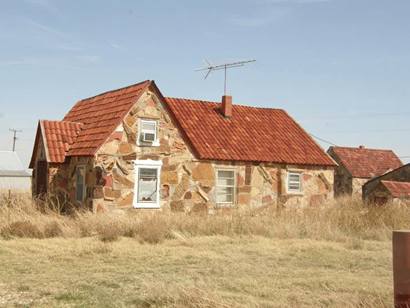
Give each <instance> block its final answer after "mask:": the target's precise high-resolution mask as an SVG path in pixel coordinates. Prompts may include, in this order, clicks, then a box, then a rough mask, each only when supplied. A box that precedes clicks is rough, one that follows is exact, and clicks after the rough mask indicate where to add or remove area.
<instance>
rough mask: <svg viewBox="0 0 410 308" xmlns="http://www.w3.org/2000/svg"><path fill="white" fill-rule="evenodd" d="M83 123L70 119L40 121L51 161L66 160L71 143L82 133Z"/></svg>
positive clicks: (59, 161)
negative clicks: (70, 120)
mask: <svg viewBox="0 0 410 308" xmlns="http://www.w3.org/2000/svg"><path fill="white" fill-rule="evenodd" d="M81 126H82V124H80V123H73V122H69V121H46V120H42V121H40V127H41V130H42V135H43V138H44V144H45V147H46V149H47V156H48V161H49V162H50V163H62V162H64V159H65V156H66V154H67V151H68V150H69V147H70V145H72V144H73V143H74V141H75V140H76V138H77V136H78V134H79V133H80V130H81Z"/></svg>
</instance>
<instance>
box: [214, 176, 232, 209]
mask: <svg viewBox="0 0 410 308" xmlns="http://www.w3.org/2000/svg"><path fill="white" fill-rule="evenodd" d="M219 171H231V172H233V186H219V185H218V173H219ZM215 173H216V175H215V179H216V183H215V203H216V205H217V206H219V207H230V206H234V205H235V204H236V170H235V169H234V168H217V169H216V172H215ZM219 187H233V196H232V199H233V200H232V202H218V188H219Z"/></svg>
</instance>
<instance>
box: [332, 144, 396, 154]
mask: <svg viewBox="0 0 410 308" xmlns="http://www.w3.org/2000/svg"><path fill="white" fill-rule="evenodd" d="M331 148H334V149H349V150H368V151H379V152H393V153H394V151H393V150H392V149H375V148H366V147H364V148H360V147H349V146H337V145H334V146H331ZM394 154H395V155H396V153H394ZM396 156H397V155H396Z"/></svg>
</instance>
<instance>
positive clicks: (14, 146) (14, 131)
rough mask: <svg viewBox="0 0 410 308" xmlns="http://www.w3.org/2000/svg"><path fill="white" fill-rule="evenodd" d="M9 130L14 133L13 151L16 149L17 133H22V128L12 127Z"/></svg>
mask: <svg viewBox="0 0 410 308" xmlns="http://www.w3.org/2000/svg"><path fill="white" fill-rule="evenodd" d="M9 131H11V132H12V133H13V152H14V151H15V150H16V141H17V139H18V138H17V133H21V132H22V130H21V129H14V128H10V129H9Z"/></svg>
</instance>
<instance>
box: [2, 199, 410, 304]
mask: <svg viewBox="0 0 410 308" xmlns="http://www.w3.org/2000/svg"><path fill="white" fill-rule="evenodd" d="M1 198H2V199H1V201H0V264H1V266H0V306H16V305H17V306H69V307H70V306H78V307H84V306H86V307H87V306H99V307H100V306H102V307H122V306H140V307H391V306H392V272H391V231H392V230H393V229H400V228H408V226H409V221H410V210H408V209H407V208H399V207H394V206H389V207H366V206H364V205H363V204H362V203H361V202H359V201H355V200H347V199H345V200H338V201H337V202H334V203H329V204H326V205H324V206H323V207H322V208H312V209H305V210H282V211H265V212H257V213H255V212H252V211H241V212H232V213H231V214H226V213H225V214H223V215H222V214H221V215H214V216H198V215H182V214H167V213H148V214H147V213H145V214H143V213H141V212H139V213H135V212H134V213H130V214H127V215H106V214H100V215H93V214H90V213H79V212H74V213H72V214H71V215H70V216H62V215H59V214H58V213H56V211H52V210H49V209H46V208H44V207H41V208H38V207H36V206H35V205H34V204H33V203H32V202H31V201H30V200H29V199H28V197H26V196H17V197H14V198H13V199H12V200H9V199H8V198H7V197H6V196H2V197H1Z"/></svg>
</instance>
